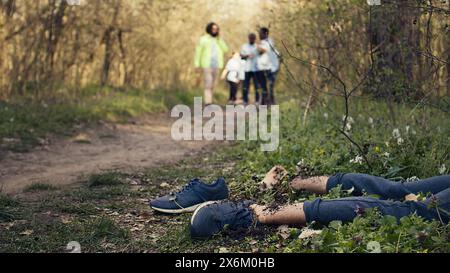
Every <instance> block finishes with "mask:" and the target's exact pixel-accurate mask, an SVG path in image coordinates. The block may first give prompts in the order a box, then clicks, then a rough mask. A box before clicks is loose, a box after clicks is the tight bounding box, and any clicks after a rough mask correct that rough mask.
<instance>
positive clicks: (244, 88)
mask: <svg viewBox="0 0 450 273" xmlns="http://www.w3.org/2000/svg"><path fill="white" fill-rule="evenodd" d="M252 77H253V76H252V73H251V72H245V80H244V82H243V84H242V98H243V99H244V102H245V103H248V93H249V90H250V82H251V79H252Z"/></svg>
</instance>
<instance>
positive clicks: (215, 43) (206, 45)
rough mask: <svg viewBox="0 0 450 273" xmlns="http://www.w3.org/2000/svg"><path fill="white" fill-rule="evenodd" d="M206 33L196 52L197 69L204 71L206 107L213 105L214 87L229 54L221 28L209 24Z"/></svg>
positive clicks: (214, 24)
mask: <svg viewBox="0 0 450 273" xmlns="http://www.w3.org/2000/svg"><path fill="white" fill-rule="evenodd" d="M206 33H207V34H205V35H204V36H202V37H201V38H200V41H199V42H198V44H197V49H196V50H195V67H196V68H197V69H202V70H203V75H204V79H205V94H204V101H205V104H206V105H209V104H212V103H213V94H214V87H215V84H216V81H217V77H218V76H219V70H220V69H223V67H224V54H225V53H227V52H228V46H227V44H226V43H225V41H224V40H222V39H221V38H220V28H219V25H217V24H216V23H209V24H208V26H207V27H206Z"/></svg>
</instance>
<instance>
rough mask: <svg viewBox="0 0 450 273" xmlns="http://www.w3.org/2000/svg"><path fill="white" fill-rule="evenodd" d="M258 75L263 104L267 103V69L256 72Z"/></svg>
mask: <svg viewBox="0 0 450 273" xmlns="http://www.w3.org/2000/svg"><path fill="white" fill-rule="evenodd" d="M256 77H257V78H258V84H259V86H260V87H261V89H262V105H267V103H268V90H267V79H266V73H265V71H258V72H256Z"/></svg>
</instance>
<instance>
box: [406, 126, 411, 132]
mask: <svg viewBox="0 0 450 273" xmlns="http://www.w3.org/2000/svg"><path fill="white" fill-rule="evenodd" d="M410 129H411V126H409V125H408V126H406V133H407V134H409V131H410Z"/></svg>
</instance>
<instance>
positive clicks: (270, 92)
mask: <svg viewBox="0 0 450 273" xmlns="http://www.w3.org/2000/svg"><path fill="white" fill-rule="evenodd" d="M259 37H260V40H261V41H260V42H259V44H258V52H259V56H258V61H257V65H258V72H257V78H258V82H259V85H260V86H261V88H262V90H263V99H262V104H263V105H272V104H275V94H274V92H275V90H274V88H275V81H276V76H277V74H278V71H279V69H280V57H279V56H280V54H279V52H278V51H277V50H276V49H275V46H274V43H273V41H272V40H271V39H270V38H269V29H268V28H265V27H263V28H261V29H260V31H259ZM267 81H269V88H267Z"/></svg>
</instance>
